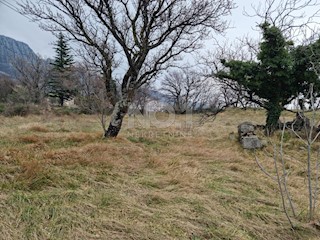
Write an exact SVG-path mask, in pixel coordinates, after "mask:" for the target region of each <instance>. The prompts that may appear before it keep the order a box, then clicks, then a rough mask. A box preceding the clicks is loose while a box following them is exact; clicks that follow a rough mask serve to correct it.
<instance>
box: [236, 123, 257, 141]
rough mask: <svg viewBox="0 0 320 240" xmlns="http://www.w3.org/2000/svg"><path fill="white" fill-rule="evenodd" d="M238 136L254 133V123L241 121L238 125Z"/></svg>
mask: <svg viewBox="0 0 320 240" xmlns="http://www.w3.org/2000/svg"><path fill="white" fill-rule="evenodd" d="M238 133H239V137H240V138H241V137H244V136H250V135H255V134H254V125H253V124H252V123H250V122H244V123H241V124H240V125H239V126H238Z"/></svg>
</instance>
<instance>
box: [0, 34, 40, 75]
mask: <svg viewBox="0 0 320 240" xmlns="http://www.w3.org/2000/svg"><path fill="white" fill-rule="evenodd" d="M17 58H23V59H25V60H27V61H30V60H32V59H35V58H37V55H36V54H35V53H34V51H33V50H32V49H31V48H30V47H29V45H28V44H26V43H24V42H22V41H18V40H16V39H13V38H11V37H7V36H4V35H0V73H2V74H4V75H8V76H10V77H14V76H15V74H16V71H15V69H14V67H13V65H12V63H13V62H14V59H17Z"/></svg>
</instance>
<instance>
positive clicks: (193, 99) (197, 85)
mask: <svg viewBox="0 0 320 240" xmlns="http://www.w3.org/2000/svg"><path fill="white" fill-rule="evenodd" d="M161 86H162V87H161V91H162V92H163V93H164V94H165V96H166V97H167V99H168V102H169V103H170V104H172V106H173V109H174V110H175V112H176V113H178V114H184V113H186V112H187V111H194V110H196V109H197V108H201V107H203V105H205V104H206V103H207V102H208V101H209V99H207V96H208V95H207V93H209V92H210V90H212V89H210V85H208V83H207V82H205V79H203V77H201V75H200V74H199V73H196V72H195V71H191V70H175V71H171V72H169V73H168V74H166V75H165V76H164V78H163V80H162V82H161Z"/></svg>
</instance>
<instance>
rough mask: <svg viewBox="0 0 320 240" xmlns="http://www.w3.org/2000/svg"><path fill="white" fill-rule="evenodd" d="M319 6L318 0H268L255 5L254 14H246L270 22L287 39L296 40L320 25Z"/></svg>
mask: <svg viewBox="0 0 320 240" xmlns="http://www.w3.org/2000/svg"><path fill="white" fill-rule="evenodd" d="M319 5H320V3H319V1H318V0H266V1H262V2H259V3H258V4H253V5H252V10H253V11H252V13H249V12H248V11H246V10H245V11H244V14H245V15H246V16H249V17H257V18H258V19H259V20H260V21H261V22H268V23H269V24H272V25H273V26H276V27H277V28H279V29H280V30H281V31H282V32H283V34H284V35H285V36H286V37H290V38H294V37H300V35H301V33H303V32H305V31H306V29H308V28H310V27H311V26H312V25H314V24H318V20H317V18H318V17H319V11H320V10H319ZM306 12H308V14H306ZM261 22H259V23H257V25H258V24H260V23H261Z"/></svg>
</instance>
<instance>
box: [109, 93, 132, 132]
mask: <svg viewBox="0 0 320 240" xmlns="http://www.w3.org/2000/svg"><path fill="white" fill-rule="evenodd" d="M128 108H129V101H128V99H127V98H121V99H120V100H119V101H118V102H117V103H116V105H115V106H114V109H113V112H112V115H111V119H110V124H109V127H108V129H107V130H105V133H104V136H105V137H106V138H112V137H116V136H118V133H119V132H120V129H121V126H122V121H123V118H124V116H125V115H126V114H127V112H128Z"/></svg>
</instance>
